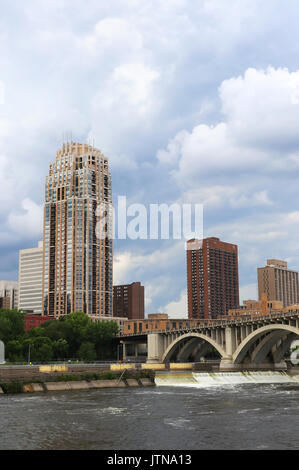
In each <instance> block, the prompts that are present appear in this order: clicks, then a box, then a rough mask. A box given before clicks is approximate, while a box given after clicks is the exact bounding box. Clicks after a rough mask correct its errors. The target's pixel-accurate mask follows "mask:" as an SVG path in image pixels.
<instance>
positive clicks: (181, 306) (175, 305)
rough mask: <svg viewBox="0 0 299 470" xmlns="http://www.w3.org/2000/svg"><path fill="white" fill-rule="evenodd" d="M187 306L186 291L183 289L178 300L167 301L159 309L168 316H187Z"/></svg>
mask: <svg viewBox="0 0 299 470" xmlns="http://www.w3.org/2000/svg"><path fill="white" fill-rule="evenodd" d="M187 308H188V307H187V293H186V290H183V291H182V292H181V296H180V299H179V300H178V301H173V302H169V303H168V304H167V305H165V307H162V308H160V311H161V312H163V313H167V314H168V316H169V318H188V313H187Z"/></svg>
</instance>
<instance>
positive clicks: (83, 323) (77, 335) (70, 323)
mask: <svg viewBox="0 0 299 470" xmlns="http://www.w3.org/2000/svg"><path fill="white" fill-rule="evenodd" d="M61 323H62V330H63V338H64V339H65V340H66V341H67V343H68V345H69V354H70V356H71V357H78V353H79V348H80V346H81V344H82V343H83V342H84V340H85V337H86V329H87V327H88V325H90V323H91V320H90V318H89V317H88V315H86V314H85V313H83V312H75V313H71V314H69V315H66V316H65V317H63V319H62V321H61Z"/></svg>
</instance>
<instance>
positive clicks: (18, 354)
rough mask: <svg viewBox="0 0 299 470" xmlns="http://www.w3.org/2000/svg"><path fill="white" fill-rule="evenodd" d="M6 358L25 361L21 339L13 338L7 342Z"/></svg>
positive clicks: (11, 360)
mask: <svg viewBox="0 0 299 470" xmlns="http://www.w3.org/2000/svg"><path fill="white" fill-rule="evenodd" d="M5 351H6V358H7V360H8V361H10V362H23V361H24V355H23V342H22V341H19V340H15V339H14V340H11V341H8V343H7V344H6V350H5Z"/></svg>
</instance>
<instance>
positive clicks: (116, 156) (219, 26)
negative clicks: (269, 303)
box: [0, 0, 299, 317]
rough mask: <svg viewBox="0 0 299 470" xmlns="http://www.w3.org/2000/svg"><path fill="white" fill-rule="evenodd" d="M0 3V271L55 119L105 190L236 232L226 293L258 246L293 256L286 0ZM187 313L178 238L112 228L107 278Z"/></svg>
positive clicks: (38, 218) (292, 53)
mask: <svg viewBox="0 0 299 470" xmlns="http://www.w3.org/2000/svg"><path fill="white" fill-rule="evenodd" d="M2 3H3V4H2V6H1V17H0V196H1V197H0V279H8V280H14V279H17V276H18V250H19V249H23V248H30V247H33V246H36V245H37V242H38V241H39V240H41V239H42V206H43V199H44V183H45V177H46V175H47V173H48V168H49V163H50V162H51V161H53V160H54V159H55V154H56V151H57V149H58V148H60V146H61V143H62V136H63V134H66V133H68V134H69V135H70V133H71V134H72V138H73V140H75V141H79V142H93V141H94V142H95V146H96V147H97V148H99V149H101V151H102V152H103V153H104V154H105V156H107V157H108V159H109V163H110V168H111V172H112V185H113V199H114V201H116V200H117V197H118V196H123V195H125V196H126V197H127V200H128V202H129V203H139V204H145V205H146V206H147V205H149V204H152V203H159V204H162V203H166V204H172V203H180V204H182V203H193V204H203V207H204V236H205V237H206V236H215V237H218V238H220V239H221V240H223V241H227V242H230V243H235V244H237V245H238V246H239V278H240V297H241V300H244V299H248V298H250V299H254V298H257V285H256V284H257V279H256V277H257V274H256V269H257V267H258V266H264V265H265V263H266V260H267V259H268V258H278V259H283V260H286V261H288V263H289V267H290V268H292V269H296V270H299V237H298V234H299V208H298V194H299V188H298V174H299V32H298V15H299V4H298V2H296V1H295V0H285V1H284V2H281V1H278V0H271V2H270V1H267V0H266V1H265V0H230V1H229V2H224V1H223V0H197V1H196V2H194V1H191V0H171V2H165V1H162V0H126V2H124V1H122V0H110V1H109V2H99V1H98V0H84V1H83V0H59V1H58V0H26V2H20V1H19V0H11V1H10V2H2ZM133 281H141V282H142V283H143V285H144V286H145V296H146V313H154V312H166V313H168V314H170V315H171V316H172V317H185V316H186V311H187V308H186V253H185V242H184V240H115V242H114V283H115V284H120V283H130V282H133Z"/></svg>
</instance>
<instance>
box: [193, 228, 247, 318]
mask: <svg viewBox="0 0 299 470" xmlns="http://www.w3.org/2000/svg"><path fill="white" fill-rule="evenodd" d="M187 285H188V317H189V319H196V318H202V319H204V318H206V319H208V318H218V317H222V316H225V315H227V314H228V310H230V309H232V308H237V307H238V306H239V274H238V247H237V245H233V244H231V243H226V242H222V241H221V240H219V238H215V237H211V238H205V239H203V240H189V241H188V242H187Z"/></svg>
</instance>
